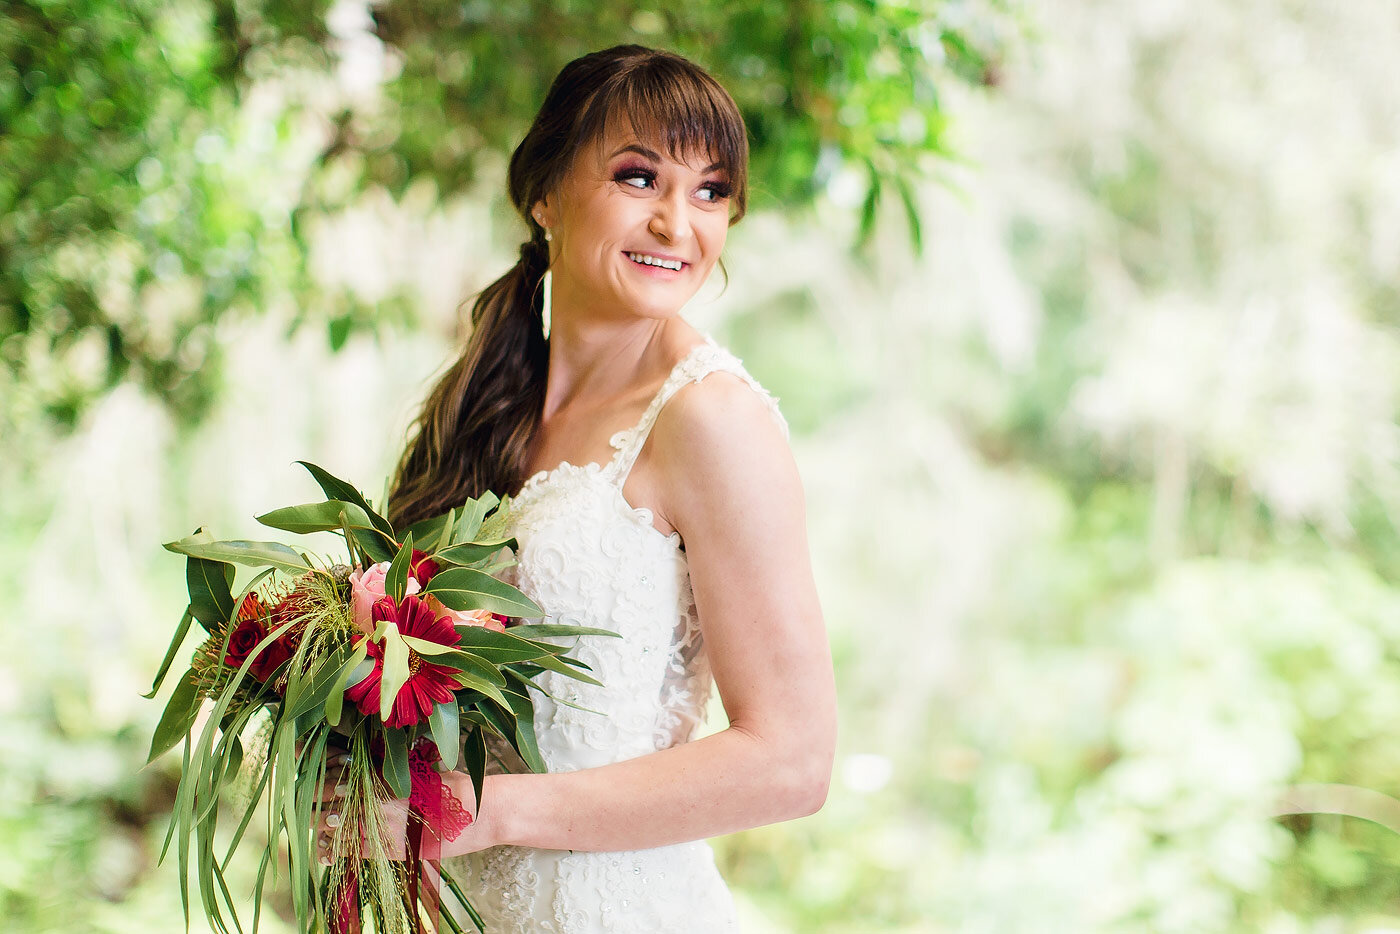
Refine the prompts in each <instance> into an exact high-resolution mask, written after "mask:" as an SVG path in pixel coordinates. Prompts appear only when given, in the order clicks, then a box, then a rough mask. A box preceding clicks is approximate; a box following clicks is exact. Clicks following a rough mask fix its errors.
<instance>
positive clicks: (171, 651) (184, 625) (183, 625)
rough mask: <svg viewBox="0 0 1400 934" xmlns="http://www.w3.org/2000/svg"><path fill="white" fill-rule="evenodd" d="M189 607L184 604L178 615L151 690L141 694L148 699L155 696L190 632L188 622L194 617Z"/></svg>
mask: <svg viewBox="0 0 1400 934" xmlns="http://www.w3.org/2000/svg"><path fill="white" fill-rule="evenodd" d="M190 610H191V608H190V607H188V606H186V607H185V613H184V615H183V616H181V617H180V623H179V625H178V626H176V627H175V635H174V636H173V637H171V639H170V647H169V648H168V649H166V650H165V658H163V659H161V662H160V668H159V669H158V670H157V671H156V676H155V680H153V681H152V682H151V692H150V693H149V694H142V695H141V696H142V697H144V698H146V700H150V699H151V698H153V697H155V696H156V693H157V692H158V691H159V690H160V686H161V684H163V683H164V682H165V676H166V674H168V673H169V671H170V666H171V665H172V664H174V662H175V655H176V654H177V653H178V652H179V651H180V646H181V645H183V644H184V642H185V636H187V635H189V633H190V622H191V621H192V620H193V619H194V613H192V612H191V611H190Z"/></svg>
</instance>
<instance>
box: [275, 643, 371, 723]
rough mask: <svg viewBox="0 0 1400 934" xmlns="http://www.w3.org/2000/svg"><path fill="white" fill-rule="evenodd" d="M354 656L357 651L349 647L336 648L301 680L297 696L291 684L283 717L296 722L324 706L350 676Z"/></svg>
mask: <svg viewBox="0 0 1400 934" xmlns="http://www.w3.org/2000/svg"><path fill="white" fill-rule="evenodd" d="M354 654H355V650H354V649H352V648H351V647H350V646H349V645H340V646H336V648H335V650H334V651H333V652H331V653H330V654H329V655H326V656H324V657H323V658H322V659H320V660H318V663H317V665H316V667H315V668H314V669H313V670H312V671H310V672H308V673H307V674H308V676H307V677H306V678H303V679H302V680H301V683H300V684H299V685H298V690H297V693H296V695H295V696H293V694H292V688H291V685H290V684H289V685H288V686H287V697H286V700H285V701H284V702H283V705H282V710H283V713H282V716H284V717H290V718H291V719H293V720H295V719H297V718H298V717H301V716H302V715H304V714H306V713H309V712H310V711H312V710H315V709H316V708H317V707H321V706H323V705H324V704H325V703H326V698H327V697H329V696H330V693H331V691H332V689H334V687H335V686H336V685H337V684H338V683H339V681H340V679H341V678H342V676H344V675H346V674H349V671H347V670H346V669H347V667H348V663H349V662H350V661H351V660H352V658H353V656H354Z"/></svg>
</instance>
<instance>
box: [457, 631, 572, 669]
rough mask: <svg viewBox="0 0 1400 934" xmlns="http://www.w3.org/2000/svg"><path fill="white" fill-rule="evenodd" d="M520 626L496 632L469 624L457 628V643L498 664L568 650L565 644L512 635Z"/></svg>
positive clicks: (556, 653) (526, 659)
mask: <svg viewBox="0 0 1400 934" xmlns="http://www.w3.org/2000/svg"><path fill="white" fill-rule="evenodd" d="M519 628H520V627H519V626H514V627H511V629H508V630H506V631H505V632H496V631H495V630H491V629H486V628H484V627H481V626H467V627H464V628H462V629H459V630H457V645H458V646H459V647H460V648H463V649H469V650H470V651H471V652H472V653H474V654H476V655H480V656H481V657H482V658H484V659H486V660H487V661H490V662H493V663H494V664H497V665H505V664H508V663H511V662H522V661H528V660H530V659H532V658H539V657H540V656H541V655H558V654H559V653H561V652H565V651H567V648H566V647H565V646H560V645H552V644H550V643H547V642H531V641H530V640H528V639H521V638H518V637H516V636H513V635H511V632H512V631H513V630H515V629H519Z"/></svg>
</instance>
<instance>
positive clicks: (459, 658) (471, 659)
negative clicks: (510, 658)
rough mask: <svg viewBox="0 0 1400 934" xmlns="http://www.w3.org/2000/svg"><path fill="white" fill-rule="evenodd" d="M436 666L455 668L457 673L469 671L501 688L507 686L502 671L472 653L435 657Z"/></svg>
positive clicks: (446, 654) (453, 653)
mask: <svg viewBox="0 0 1400 934" xmlns="http://www.w3.org/2000/svg"><path fill="white" fill-rule="evenodd" d="M432 663H433V664H434V665H442V666H443V667H444V668H453V669H456V670H457V671H469V672H471V673H472V674H474V675H476V676H477V677H478V678H481V679H483V680H486V681H490V682H491V683H492V684H495V685H498V686H500V687H505V686H506V678H505V676H504V675H502V674H501V672H500V669H498V668H497V667H496V666H495V665H493V664H491V663H490V662H488V661H487V660H486V659H484V658H482V657H481V656H479V655H473V654H472V653H470V652H458V651H451V652H445V653H442V654H439V655H434V656H433V661H432Z"/></svg>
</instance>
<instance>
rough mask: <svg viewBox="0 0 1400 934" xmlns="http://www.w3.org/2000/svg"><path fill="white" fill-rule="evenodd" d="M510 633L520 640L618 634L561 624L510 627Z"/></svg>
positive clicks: (610, 631) (530, 624) (533, 624)
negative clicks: (542, 637)
mask: <svg viewBox="0 0 1400 934" xmlns="http://www.w3.org/2000/svg"><path fill="white" fill-rule="evenodd" d="M510 632H511V633H512V634H513V635H515V636H516V637H517V638H520V639H536V638H539V637H540V636H616V637H617V638H619V639H620V638H622V636H621V634H620V633H616V632H613V631H612V630H611V629H594V628H593V627H591V626H565V625H563V624H562V623H529V624H525V625H521V626H512V627H510Z"/></svg>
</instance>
